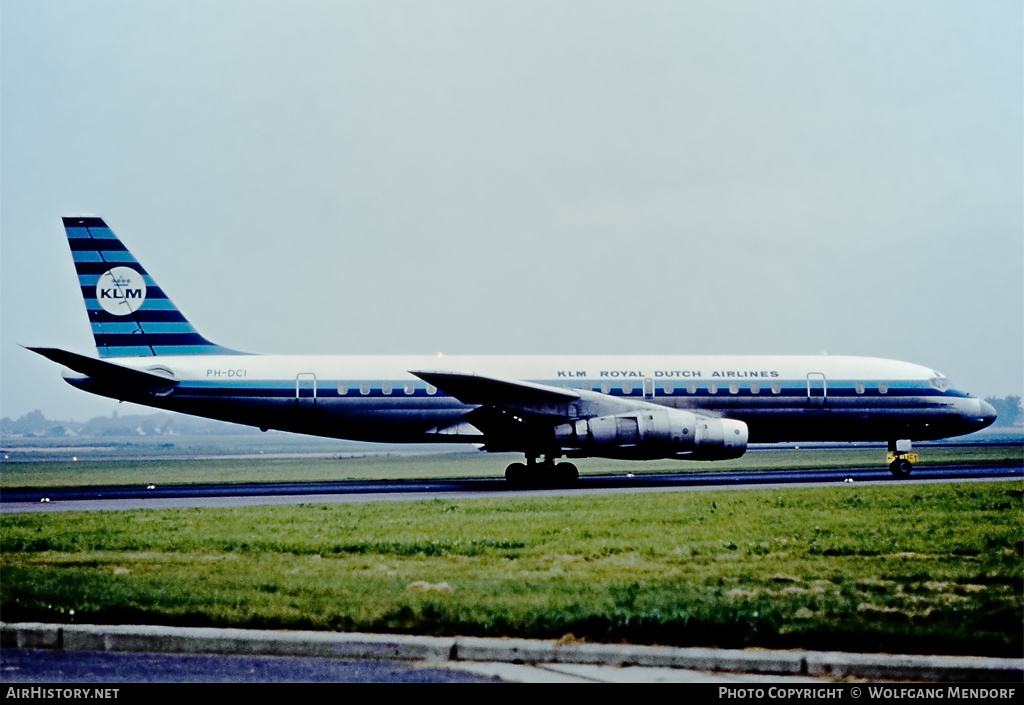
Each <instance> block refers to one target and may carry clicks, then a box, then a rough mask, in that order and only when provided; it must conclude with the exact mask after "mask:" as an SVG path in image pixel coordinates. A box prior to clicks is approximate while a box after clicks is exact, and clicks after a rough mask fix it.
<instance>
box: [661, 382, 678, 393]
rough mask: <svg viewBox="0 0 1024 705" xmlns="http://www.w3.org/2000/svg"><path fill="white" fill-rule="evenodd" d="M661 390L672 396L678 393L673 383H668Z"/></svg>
mask: <svg viewBox="0 0 1024 705" xmlns="http://www.w3.org/2000/svg"><path fill="white" fill-rule="evenodd" d="M661 389H662V391H663V392H664V393H665V394H672V393H674V392H675V391H676V388H675V385H673V384H672V383H671V382H668V383H666V384H665V386H664V387H662V388H661Z"/></svg>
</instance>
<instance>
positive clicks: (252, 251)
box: [0, 0, 1024, 421]
mask: <svg viewBox="0 0 1024 705" xmlns="http://www.w3.org/2000/svg"><path fill="white" fill-rule="evenodd" d="M67 215H98V216H101V217H103V218H105V219H106V221H107V223H108V224H109V225H110V226H111V227H112V228H113V229H114V231H115V232H116V233H117V234H118V235H119V236H120V237H121V239H122V240H123V241H124V242H125V244H126V245H127V246H128V247H129V249H131V250H132V252H133V253H134V254H135V255H136V257H137V258H138V259H139V260H140V261H141V262H142V264H143V265H144V266H145V267H146V268H147V269H148V270H149V272H150V274H151V275H152V276H153V277H154V278H155V279H156V281H157V282H158V283H159V284H160V285H161V286H162V288H163V289H164V290H165V291H167V292H168V294H169V296H171V298H172V299H173V300H174V302H175V303H176V304H177V305H178V307H179V308H180V309H181V310H182V311H183V312H184V313H185V315H186V316H188V318H189V319H190V320H191V321H192V323H193V324H194V325H195V326H196V327H197V328H198V329H199V331H200V332H201V333H202V334H203V335H205V336H206V337H207V338H210V339H212V340H214V341H216V342H217V343H220V344H222V345H225V346H228V347H231V348H235V349H240V350H247V351H253V352H267V353H327V354H385V353H401V354H416V353H423V354H436V353H437V352H444V353H446V354H458V353H466V354H517V355H518V354H522V355H527V354H563V353H565V354H572V353H584V354H586V353H601V354H614V353H623V354H720V353H721V354H728V353H736V354H820V353H824V352H826V351H827V352H828V353H829V354H833V355H836V354H846V355H867V356H874V357H885V358H895V359H900V360H907V361H910V362H915V363H919V364H922V365H926V366H929V367H932V368H934V369H936V370H939V371H941V372H942V373H944V374H946V375H947V376H949V377H950V378H951V380H952V381H953V383H954V384H955V386H956V387H957V388H960V389H963V390H964V391H968V392H971V393H973V394H975V395H976V396H981V397H984V396H991V395H995V396H1005V395H1008V394H1021V393H1022V389H1024V6H1022V5H1021V3H1020V2H1019V1H1018V0H987V1H986V2H981V3H975V2H966V1H957V2H943V1H942V0H922V1H916V0H904V1H902V2H898V3H894V2H889V1H882V2H869V1H867V0H860V1H855V2H842V3H840V2H820V0H781V1H777V2H771V3H765V2H760V1H759V0H734V1H732V2H728V3H721V2H711V1H710V0H706V1H694V0H670V1H665V2H662V1H658V0H630V1H629V2H626V1H624V0H623V1H617V2H608V1H602V0H539V1H531V0H514V1H503V0H490V1H488V2H478V1H476V0H465V1H463V0H435V1H433V2H431V1H426V2H424V1H422V0H415V1H403V0H388V1H385V2H367V1H362V0H360V1H344V0H323V1H317V0H303V1H301V2H291V1H288V2H286V1H284V0H264V1H262V2H261V1H259V0H237V1H236V0H148V1H147V2H142V3H140V2H135V1H134V0H123V1H122V0H118V1H108V0H89V1H87V2H83V1H75V0H0V416H9V417H12V418H17V417H19V416H21V415H23V414H25V413H28V412H30V411H32V410H34V409H40V410H42V411H43V413H44V414H46V415H47V416H48V417H50V418H58V419H73V420H79V421H81V420H86V419H88V418H91V417H92V416H96V415H109V414H110V413H111V412H112V411H114V410H119V409H120V410H121V411H122V413H128V412H129V409H128V407H129V405H124V406H119V405H118V404H117V402H114V401H111V400H106V399H101V398H98V397H92V396H90V395H88V394H85V393H84V392H81V391H78V390H75V389H73V388H71V387H70V386H68V385H67V384H65V383H64V382H63V381H62V380H61V376H60V369H59V367H58V366H56V365H54V364H52V363H50V362H49V361H47V360H45V359H43V358H40V357H38V356H36V355H34V354H32V353H30V352H28V351H26V350H23V349H22V348H21V347H19V345H46V346H56V347H62V348H65V349H69V350H73V351H76V352H80V353H87V354H95V347H94V344H93V341H92V337H91V334H90V330H89V326H88V322H87V320H86V316H85V309H84V306H83V303H82V299H81V296H80V294H79V292H78V286H77V280H76V278H75V274H74V268H73V265H72V261H71V256H70V254H69V252H68V249H67V242H66V239H65V235H64V232H63V229H62V226H61V220H60V219H61V217H62V216H67ZM138 410H139V407H135V408H134V409H132V411H138Z"/></svg>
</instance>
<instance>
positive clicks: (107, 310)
mask: <svg viewBox="0 0 1024 705" xmlns="http://www.w3.org/2000/svg"><path fill="white" fill-rule="evenodd" d="M63 220H64V230H65V231H66V232H67V235H68V244H69V245H70V246H71V255H72V257H73V258H74V260H75V269H76V270H77V272H78V281H79V284H80V285H81V287H82V296H83V298H84V299H85V308H86V311H87V313H88V314H89V323H90V324H91V325H92V334H93V337H94V338H95V339H96V350H97V352H99V355H100V357H128V356H155V355H238V354H241V353H239V352H238V351H236V350H230V349H228V348H225V347H222V346H220V345H217V344H215V343H212V342H210V341H209V340H207V339H206V338H204V337H203V336H201V335H200V334H199V332H198V331H196V329H195V328H194V327H193V326H192V324H191V323H189V322H188V320H187V319H186V318H185V316H183V315H182V313H181V312H180V311H179V310H178V308H177V307H176V306H175V305H174V304H173V303H172V302H171V300H170V299H169V298H167V295H166V294H164V292H163V289H161V288H160V287H159V286H157V284H156V282H154V281H153V279H152V278H151V277H150V276H149V273H147V272H146V270H145V269H144V268H143V267H142V265H141V264H139V263H138V261H137V260H136V259H135V257H134V256H133V255H132V254H131V253H130V252H129V251H128V249H127V248H126V247H125V246H124V245H123V244H122V243H121V241H120V240H119V239H118V238H117V236H116V235H114V232H113V231H112V230H111V229H110V228H109V227H107V224H106V223H105V222H104V221H103V219H102V218H92V217H84V216H83V217H72V218H64V219H63Z"/></svg>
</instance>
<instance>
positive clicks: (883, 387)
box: [878, 382, 889, 394]
mask: <svg viewBox="0 0 1024 705" xmlns="http://www.w3.org/2000/svg"><path fill="white" fill-rule="evenodd" d="M878 393H879V394H888V393H889V385H888V384H886V383H885V382H882V383H881V384H879V385H878Z"/></svg>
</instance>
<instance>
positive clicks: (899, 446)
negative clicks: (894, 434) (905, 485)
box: [886, 438, 918, 479]
mask: <svg viewBox="0 0 1024 705" xmlns="http://www.w3.org/2000/svg"><path fill="white" fill-rule="evenodd" d="M910 447H911V445H910V441H909V440H908V439H905V438H902V439H900V440H897V441H889V453H888V454H887V455H886V461H887V462H888V463H889V472H891V473H892V476H893V477H896V478H900V479H902V478H904V477H908V476H909V475H910V471H911V470H913V469H914V463H916V462H917V461H918V455H917V453H911V452H910Z"/></svg>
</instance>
